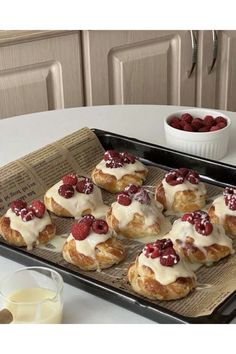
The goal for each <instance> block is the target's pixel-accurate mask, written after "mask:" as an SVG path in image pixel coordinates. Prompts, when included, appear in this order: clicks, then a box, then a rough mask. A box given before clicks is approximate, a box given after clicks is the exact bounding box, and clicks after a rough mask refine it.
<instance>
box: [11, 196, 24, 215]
mask: <svg viewBox="0 0 236 354" xmlns="http://www.w3.org/2000/svg"><path fill="white" fill-rule="evenodd" d="M26 207H27V203H26V202H25V201H24V200H21V199H17V200H14V201H13V202H12V203H11V205H10V208H11V210H12V211H13V213H15V214H16V215H17V216H19V215H20V211H21V210H22V209H24V208H26Z"/></svg>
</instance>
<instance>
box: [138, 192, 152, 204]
mask: <svg viewBox="0 0 236 354" xmlns="http://www.w3.org/2000/svg"><path fill="white" fill-rule="evenodd" d="M134 200H137V201H138V202H139V203H141V204H147V205H149V204H151V199H150V197H149V195H148V192H147V191H146V190H145V189H143V188H141V189H140V191H139V192H138V193H136V194H134Z"/></svg>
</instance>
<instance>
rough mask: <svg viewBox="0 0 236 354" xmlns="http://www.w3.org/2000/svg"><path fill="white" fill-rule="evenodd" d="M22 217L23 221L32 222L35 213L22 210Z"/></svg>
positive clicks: (25, 209) (26, 209)
mask: <svg viewBox="0 0 236 354" xmlns="http://www.w3.org/2000/svg"><path fill="white" fill-rule="evenodd" d="M20 216H21V219H22V220H23V221H25V222H26V221H30V220H33V218H34V212H33V210H30V208H24V209H21V211H20Z"/></svg>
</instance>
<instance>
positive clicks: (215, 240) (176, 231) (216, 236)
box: [165, 219, 234, 253]
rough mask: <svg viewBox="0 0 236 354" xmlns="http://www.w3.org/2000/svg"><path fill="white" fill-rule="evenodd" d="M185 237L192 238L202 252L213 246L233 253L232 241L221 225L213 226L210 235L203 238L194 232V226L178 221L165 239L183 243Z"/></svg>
mask: <svg viewBox="0 0 236 354" xmlns="http://www.w3.org/2000/svg"><path fill="white" fill-rule="evenodd" d="M187 236H189V237H192V238H193V239H194V246H196V247H198V248H199V249H201V251H203V252H204V247H208V246H211V245H213V244H218V245H222V246H227V247H229V249H230V250H231V253H233V252H234V251H233V248H232V240H231V239H230V238H229V237H228V236H226V234H225V231H224V228H223V227H222V225H213V231H212V233H211V234H210V235H208V236H204V235H201V234H200V233H198V232H197V231H196V230H195V227H194V225H192V224H190V223H189V222H187V221H182V220H181V219H178V220H176V221H175V222H174V224H173V226H172V229H171V231H170V232H169V233H168V234H167V235H166V236H165V237H166V238H170V239H171V240H172V241H173V242H175V240H177V239H178V240H181V241H183V242H185V240H186V238H187Z"/></svg>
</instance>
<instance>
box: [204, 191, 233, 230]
mask: <svg viewBox="0 0 236 354" xmlns="http://www.w3.org/2000/svg"><path fill="white" fill-rule="evenodd" d="M208 213H209V216H210V219H211V222H212V223H213V224H220V225H223V227H224V229H225V231H226V232H229V233H230V234H231V235H233V236H236V188H235V187H226V188H225V190H224V192H223V195H222V196H220V197H218V198H216V199H215V200H214V201H213V203H212V205H211V206H210V208H209V210H208Z"/></svg>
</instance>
